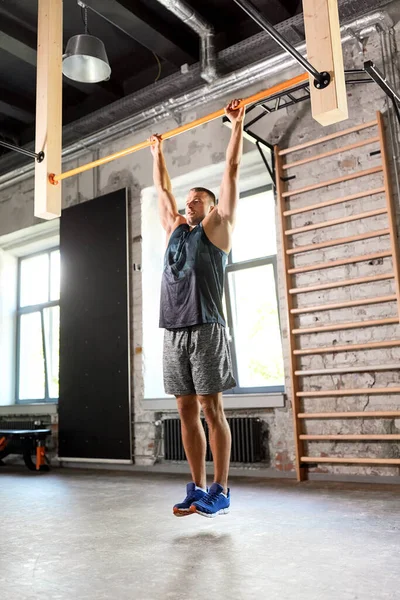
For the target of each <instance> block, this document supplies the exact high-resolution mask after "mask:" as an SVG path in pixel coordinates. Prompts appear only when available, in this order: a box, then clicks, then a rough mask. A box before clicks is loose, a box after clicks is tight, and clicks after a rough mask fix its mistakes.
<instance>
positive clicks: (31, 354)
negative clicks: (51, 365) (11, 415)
mask: <svg viewBox="0 0 400 600" xmlns="http://www.w3.org/2000/svg"><path fill="white" fill-rule="evenodd" d="M44 378H45V374H44V356H43V340H42V321H41V316H40V312H34V313H30V314H27V315H21V319H20V347H19V399H20V400H43V399H44V397H45V381H44Z"/></svg>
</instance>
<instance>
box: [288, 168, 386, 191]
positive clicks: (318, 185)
mask: <svg viewBox="0 0 400 600" xmlns="http://www.w3.org/2000/svg"><path fill="white" fill-rule="evenodd" d="M381 171H383V167H382V165H379V166H377V167H372V168H371V169H365V170H364V171H355V172H354V173H350V174H349V175H343V176H342V177H336V178H335V179H329V180H328V181H320V182H319V183H314V184H313V185H307V186H306V187H303V188H300V189H298V190H290V191H289V192H285V193H284V194H283V198H289V196H298V195H299V194H305V193H306V192H312V191H313V190H319V189H321V188H323V187H328V186H330V185H336V184H338V183H343V182H344V181H351V180H352V179H357V178H360V177H367V176H368V175H374V174H375V173H380V172H381Z"/></svg>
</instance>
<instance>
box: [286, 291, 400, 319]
mask: <svg viewBox="0 0 400 600" xmlns="http://www.w3.org/2000/svg"><path fill="white" fill-rule="evenodd" d="M396 298H397V297H396V296H394V295H392V296H378V297H375V298H359V299H358V300H349V301H348V302H336V303H334V304H320V305H319V306H304V307H303V308H293V309H292V310H291V312H292V313H293V314H294V315H301V314H304V313H311V312H319V311H321V310H338V309H340V308H350V307H352V306H365V305H366V304H381V303H383V302H395V301H396Z"/></svg>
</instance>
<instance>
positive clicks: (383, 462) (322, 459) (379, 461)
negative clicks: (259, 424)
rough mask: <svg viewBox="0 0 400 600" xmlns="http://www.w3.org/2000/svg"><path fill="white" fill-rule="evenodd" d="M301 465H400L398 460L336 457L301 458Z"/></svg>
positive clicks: (399, 459)
mask: <svg viewBox="0 0 400 600" xmlns="http://www.w3.org/2000/svg"><path fill="white" fill-rule="evenodd" d="M301 462H302V463H343V464H346V463H347V464H354V465H357V464H359V465H400V458H358V457H357V458H356V457H350V456H349V457H348V458H345V457H344V456H343V457H338V456H302V457H301Z"/></svg>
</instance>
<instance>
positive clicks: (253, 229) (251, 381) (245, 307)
mask: <svg viewBox="0 0 400 600" xmlns="http://www.w3.org/2000/svg"><path fill="white" fill-rule="evenodd" d="M276 251H277V250H276V230H275V203H274V197H273V192H272V188H270V187H269V188H264V189H262V190H255V191H252V192H248V193H246V194H242V195H241V197H240V200H239V205H238V212H237V220H236V227H235V231H234V234H233V240H232V252H231V254H230V256H229V264H228V266H227V269H226V281H225V304H226V314H227V320H228V327H229V332H230V339H231V352H232V362H233V369H234V374H235V379H236V382H237V387H236V388H235V389H234V390H232V391H233V392H234V393H238V394H244V393H260V392H281V391H284V368H283V354H282V341H281V332H280V321H279V309H278V294H277V260H276ZM232 391H230V392H229V393H231V392H232Z"/></svg>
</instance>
